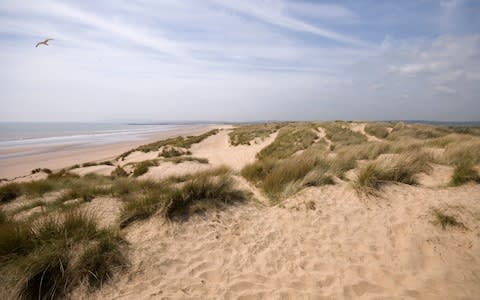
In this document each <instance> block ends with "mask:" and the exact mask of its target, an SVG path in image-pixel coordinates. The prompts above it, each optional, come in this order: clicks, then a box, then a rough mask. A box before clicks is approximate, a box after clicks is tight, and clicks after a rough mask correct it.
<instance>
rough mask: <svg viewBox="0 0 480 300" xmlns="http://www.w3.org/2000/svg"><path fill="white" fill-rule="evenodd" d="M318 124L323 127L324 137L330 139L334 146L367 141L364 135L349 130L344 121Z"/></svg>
mask: <svg viewBox="0 0 480 300" xmlns="http://www.w3.org/2000/svg"><path fill="white" fill-rule="evenodd" d="M320 125H321V126H322V127H323V128H324V129H325V133H326V137H327V138H328V139H329V140H330V141H332V143H333V145H334V147H337V146H347V145H355V144H361V143H365V142H367V137H366V136H365V135H363V134H361V133H359V132H355V131H353V130H351V129H350V128H349V127H348V124H346V123H344V122H328V123H322V124H320Z"/></svg>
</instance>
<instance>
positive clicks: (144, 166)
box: [133, 160, 157, 177]
mask: <svg viewBox="0 0 480 300" xmlns="http://www.w3.org/2000/svg"><path fill="white" fill-rule="evenodd" d="M154 166H157V162H156V161H154V160H146V161H142V162H141V163H138V164H137V165H136V166H135V169H133V177H138V176H141V175H143V174H145V173H147V172H148V169H149V168H150V167H154Z"/></svg>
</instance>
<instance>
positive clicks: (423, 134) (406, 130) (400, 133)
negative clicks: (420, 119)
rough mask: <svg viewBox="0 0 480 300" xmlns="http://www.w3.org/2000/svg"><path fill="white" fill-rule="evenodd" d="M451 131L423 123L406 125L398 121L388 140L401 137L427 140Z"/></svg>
mask: <svg viewBox="0 0 480 300" xmlns="http://www.w3.org/2000/svg"><path fill="white" fill-rule="evenodd" d="M450 132H451V131H450V130H449V129H448V128H445V127H440V126H432V125H424V124H412V125H406V124H404V123H398V124H397V125H395V127H394V128H393V130H392V132H391V133H390V134H389V135H388V139H389V140H398V139H402V138H414V139H420V140H427V139H433V138H439V137H442V136H445V135H447V134H449V133H450Z"/></svg>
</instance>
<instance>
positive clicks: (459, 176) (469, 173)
mask: <svg viewBox="0 0 480 300" xmlns="http://www.w3.org/2000/svg"><path fill="white" fill-rule="evenodd" d="M470 181H473V182H478V183H480V175H479V174H478V171H477V170H475V168H474V164H473V163H472V161H469V160H465V161H459V162H456V164H455V169H454V170H453V175H452V179H451V180H450V185H452V186H459V185H462V184H465V183H467V182H470Z"/></svg>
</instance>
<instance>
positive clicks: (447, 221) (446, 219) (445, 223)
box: [433, 209, 465, 230]
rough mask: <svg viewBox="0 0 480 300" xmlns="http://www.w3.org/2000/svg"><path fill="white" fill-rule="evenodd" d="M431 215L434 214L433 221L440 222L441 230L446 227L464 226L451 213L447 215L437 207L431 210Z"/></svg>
mask: <svg viewBox="0 0 480 300" xmlns="http://www.w3.org/2000/svg"><path fill="white" fill-rule="evenodd" d="M433 215H434V216H435V221H434V222H435V223H437V224H440V225H441V226H442V229H443V230H446V229H447V227H461V228H465V225H463V223H461V222H459V221H457V219H456V218H455V217H454V216H452V215H447V214H445V213H443V212H441V211H440V210H438V209H434V210H433Z"/></svg>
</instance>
